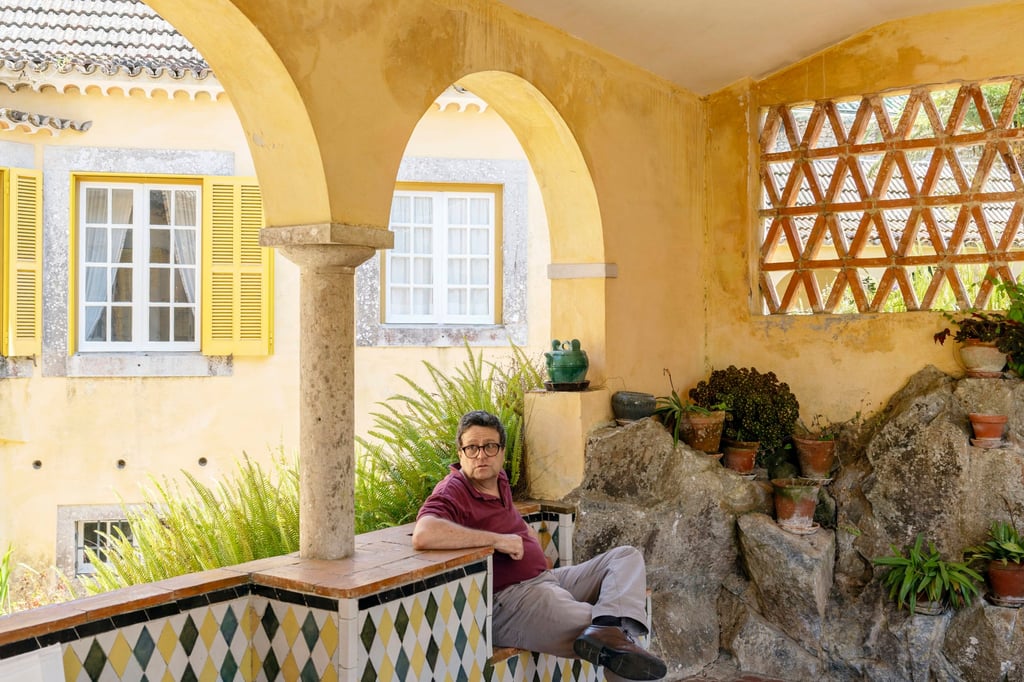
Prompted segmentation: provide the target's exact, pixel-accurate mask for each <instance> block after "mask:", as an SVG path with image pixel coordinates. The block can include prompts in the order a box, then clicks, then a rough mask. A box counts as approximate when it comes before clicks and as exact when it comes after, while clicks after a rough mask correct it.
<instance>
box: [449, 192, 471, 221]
mask: <svg viewBox="0 0 1024 682" xmlns="http://www.w3.org/2000/svg"><path fill="white" fill-rule="evenodd" d="M467 203H468V202H467V201H466V200H465V199H454V198H452V199H448V224H449V225H465V224H466V221H467V220H468V219H469V211H468V207H467Z"/></svg>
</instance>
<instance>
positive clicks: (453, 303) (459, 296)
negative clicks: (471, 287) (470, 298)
mask: <svg viewBox="0 0 1024 682" xmlns="http://www.w3.org/2000/svg"><path fill="white" fill-rule="evenodd" d="M448 313H449V314H450V315H465V314H466V290H465V289H449V290H448Z"/></svg>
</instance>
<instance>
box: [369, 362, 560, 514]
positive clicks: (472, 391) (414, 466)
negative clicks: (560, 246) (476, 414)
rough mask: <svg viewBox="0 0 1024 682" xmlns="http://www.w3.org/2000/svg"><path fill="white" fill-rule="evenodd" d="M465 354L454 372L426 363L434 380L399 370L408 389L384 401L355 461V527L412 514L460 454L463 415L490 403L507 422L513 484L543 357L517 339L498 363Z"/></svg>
mask: <svg viewBox="0 0 1024 682" xmlns="http://www.w3.org/2000/svg"><path fill="white" fill-rule="evenodd" d="M466 352H467V355H468V357H467V359H466V361H465V362H464V363H463V364H462V365H461V366H459V367H456V368H455V369H454V370H453V371H452V373H451V374H446V373H444V372H443V371H441V370H440V369H438V368H437V367H435V366H433V365H431V364H430V363H429V362H424V363H423V364H424V366H425V367H426V368H427V372H428V374H429V375H430V380H431V382H432V383H433V386H429V387H428V386H421V385H420V384H419V383H417V382H416V381H413V380H412V379H410V378H409V377H407V376H404V375H399V378H401V379H402V380H403V381H404V382H405V383H406V384H407V385H408V386H409V388H410V393H409V394H408V395H394V396H391V397H390V398H388V399H387V400H386V401H384V402H382V403H380V405H381V406H382V407H383V408H384V411H383V412H376V413H374V414H373V415H372V416H373V427H372V428H371V429H370V431H369V434H368V435H369V438H356V442H357V443H358V444H359V446H360V447H361V448H362V449H363V452H362V456H361V457H360V458H359V462H358V464H357V468H356V531H357V532H359V533H364V532H367V531H370V530H375V529H378V528H385V527H388V526H393V525H397V524H401V523H407V522H409V521H411V520H413V519H414V518H415V516H416V512H417V510H418V509H419V507H420V505H421V504H422V503H423V500H425V499H426V498H427V496H428V495H429V494H430V492H431V491H432V490H433V489H434V486H435V485H436V484H437V482H438V481H440V480H441V479H442V478H444V476H445V475H446V474H447V473H448V466H449V464H451V463H452V462H454V461H456V460H457V459H458V456H457V453H456V450H455V432H456V430H457V429H458V425H459V418H460V417H462V415H463V414H465V413H466V412H470V411H472V410H487V411H488V412H491V413H493V414H495V415H497V416H498V418H499V419H501V421H502V423H503V424H504V425H505V429H506V431H507V436H508V438H507V442H506V447H505V469H506V471H508V476H509V480H510V481H511V482H512V484H513V486H514V485H515V484H516V482H517V481H518V480H519V471H520V466H521V463H522V457H523V438H522V431H523V411H524V405H525V393H526V391H529V390H532V389H534V388H539V387H541V386H542V385H543V383H544V378H543V375H542V374H541V370H540V367H541V365H540V362H539V360H531V359H530V358H529V357H528V356H527V355H526V353H525V352H524V351H523V350H522V349H521V348H519V347H518V346H515V345H513V346H512V356H511V357H510V358H507V359H506V360H504V361H501V362H491V361H486V360H484V359H483V353H482V352H480V353H477V354H474V353H473V350H472V348H470V347H469V344H466Z"/></svg>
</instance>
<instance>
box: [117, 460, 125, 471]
mask: <svg viewBox="0 0 1024 682" xmlns="http://www.w3.org/2000/svg"><path fill="white" fill-rule="evenodd" d="M124 467H125V462H124V460H123V459H119V460H117V468H118V469H124Z"/></svg>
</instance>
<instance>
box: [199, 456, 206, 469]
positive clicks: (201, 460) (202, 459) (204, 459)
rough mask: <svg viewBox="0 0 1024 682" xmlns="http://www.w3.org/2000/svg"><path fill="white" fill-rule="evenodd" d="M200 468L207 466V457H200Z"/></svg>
mask: <svg viewBox="0 0 1024 682" xmlns="http://www.w3.org/2000/svg"><path fill="white" fill-rule="evenodd" d="M199 466H201V467H204V466H206V458H205V457H200V458H199Z"/></svg>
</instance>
